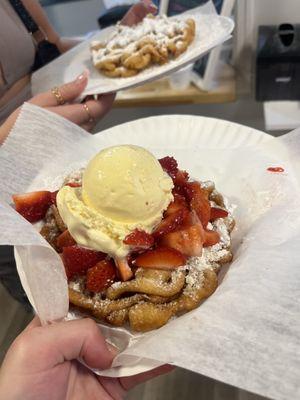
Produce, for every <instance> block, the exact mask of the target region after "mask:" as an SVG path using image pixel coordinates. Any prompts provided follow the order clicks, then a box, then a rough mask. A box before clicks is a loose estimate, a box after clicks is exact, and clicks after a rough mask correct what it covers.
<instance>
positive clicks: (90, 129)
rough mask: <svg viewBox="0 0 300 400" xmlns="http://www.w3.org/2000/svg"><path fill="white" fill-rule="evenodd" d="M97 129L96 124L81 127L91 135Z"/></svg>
mask: <svg viewBox="0 0 300 400" xmlns="http://www.w3.org/2000/svg"><path fill="white" fill-rule="evenodd" d="M94 127H95V122H93V121H92V122H87V123H86V124H82V125H80V128H82V129H84V130H85V131H87V132H89V133H91V132H92V131H93V129H94Z"/></svg>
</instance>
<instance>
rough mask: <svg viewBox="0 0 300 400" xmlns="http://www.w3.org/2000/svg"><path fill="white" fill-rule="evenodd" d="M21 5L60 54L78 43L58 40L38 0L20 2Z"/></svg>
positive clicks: (57, 35)
mask: <svg viewBox="0 0 300 400" xmlns="http://www.w3.org/2000/svg"><path fill="white" fill-rule="evenodd" d="M22 3H23V5H24V7H25V8H26V9H27V11H28V12H29V14H30V15H31V17H32V19H33V20H34V21H35V23H36V24H37V25H38V26H39V27H40V29H41V31H42V32H43V33H44V34H45V35H46V37H47V39H48V40H49V42H51V43H54V44H56V46H57V47H58V49H59V50H60V51H61V52H62V53H64V52H65V51H67V50H69V49H70V48H72V47H73V46H75V45H76V44H78V43H79V42H78V40H75V39H63V38H60V36H59V34H58V33H57V32H56V31H55V29H54V28H53V26H52V25H51V23H50V21H49V20H48V17H47V15H46V13H45V11H44V10H43V7H42V6H41V5H40V3H39V1H38V0H22Z"/></svg>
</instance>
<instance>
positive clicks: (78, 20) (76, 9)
mask: <svg viewBox="0 0 300 400" xmlns="http://www.w3.org/2000/svg"><path fill="white" fill-rule="evenodd" d="M104 9H105V8H104V5H103V1H102V0H85V1H74V2H71V3H70V2H67V3H62V4H56V5H53V6H47V7H45V11H46V13H47V15H48V17H49V19H50V21H51V22H52V24H53V26H54V27H55V29H56V30H57V32H58V33H59V34H60V35H61V36H82V35H85V34H86V33H88V32H91V31H94V30H97V29H99V26H98V23H97V19H98V17H99V15H100V14H101V13H102V12H103V10H104Z"/></svg>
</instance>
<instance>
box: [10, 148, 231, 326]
mask: <svg viewBox="0 0 300 400" xmlns="http://www.w3.org/2000/svg"><path fill="white" fill-rule="evenodd" d="M99 154H100V153H99ZM159 163H160V168H161V169H162V173H164V174H166V175H168V177H169V178H170V179H171V180H172V182H173V188H172V198H171V200H169V202H168V204H167V205H166V206H165V205H164V206H163V209H164V211H163V213H162V216H161V218H160V220H159V221H158V222H157V221H156V222H155V224H154V225H153V227H152V228H151V229H150V228H149V229H148V232H146V231H143V230H140V229H133V230H132V231H131V232H130V233H129V234H128V233H127V234H126V236H125V237H124V238H123V242H124V245H125V248H126V249H127V255H126V257H121V258H120V257H118V256H117V255H112V254H107V253H104V252H101V251H99V249H96V250H95V249H93V248H91V247H90V248H86V247H84V246H82V244H81V243H78V242H76V240H75V238H74V237H73V236H72V235H71V233H70V231H69V228H70V226H68V224H67V223H66V221H64V215H60V212H59V207H58V204H57V200H58V195H57V192H46V191H44V192H34V193H29V194H26V195H15V196H14V201H15V205H16V209H17V211H19V212H20V213H21V214H22V215H23V216H24V217H25V218H27V219H29V220H31V222H35V221H37V220H40V219H41V216H42V214H41V210H43V212H44V215H43V216H42V217H43V227H42V229H41V234H42V235H43V236H44V237H45V239H46V240H47V241H48V242H49V243H50V244H51V246H53V247H54V248H55V250H56V251H57V252H58V253H59V254H60V255H61V258H62V261H63V263H64V266H65V269H66V275H67V278H68V283H69V300H70V305H71V306H72V307H75V308H77V309H79V310H81V311H84V312H85V313H88V314H90V315H91V316H93V317H94V318H95V319H97V320H99V321H102V322H106V323H108V324H110V325H112V326H128V325H129V326H130V328H131V329H132V330H133V331H138V332H145V331H149V330H152V329H157V328H160V327H161V326H163V325H164V324H166V323H167V322H168V321H169V320H170V319H171V318H173V317H176V316H179V315H181V314H183V313H186V312H188V311H191V310H193V309H195V308H197V307H198V306H199V305H200V304H201V302H202V301H203V300H204V299H206V298H207V297H209V296H210V295H211V294H212V293H213V292H214V291H215V289H216V288H217V286H218V272H219V270H220V268H221V267H222V265H224V264H226V263H228V262H230V261H231V260H232V252H231V237H230V235H231V232H232V230H233V228H234V224H235V222H234V219H233V217H232V215H231V213H230V211H229V210H228V206H227V203H226V201H225V200H224V198H223V196H222V195H221V194H220V193H219V192H217V190H216V189H215V185H214V183H213V182H211V181H206V182H198V181H195V180H191V179H190V178H189V175H188V173H187V172H186V171H182V170H179V169H178V166H177V162H176V160H175V159H174V158H172V157H165V158H163V159H160V160H159ZM87 168H88V167H87ZM102 172H103V170H102ZM81 176H82V171H80V173H78V172H76V173H75V174H74V175H70V176H68V177H67V179H66V180H65V182H64V184H63V186H62V188H63V187H65V186H69V187H71V188H73V189H74V190H77V191H79V192H81V191H82V188H83V187H84V185H83V183H84V182H82V178H81ZM83 176H84V171H83ZM28 210H30V214H28V212H29V211H28ZM124 235H125V234H124ZM77 240H78V239H77Z"/></svg>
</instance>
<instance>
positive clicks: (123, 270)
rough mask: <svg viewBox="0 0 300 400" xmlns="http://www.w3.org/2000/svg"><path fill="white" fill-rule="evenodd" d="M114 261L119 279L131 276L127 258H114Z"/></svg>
mask: <svg viewBox="0 0 300 400" xmlns="http://www.w3.org/2000/svg"><path fill="white" fill-rule="evenodd" d="M115 263H116V266H117V269H118V273H119V276H120V278H121V280H122V281H123V282H124V281H128V279H130V278H132V276H133V272H132V270H131V268H130V266H129V264H128V259H127V258H126V257H125V258H116V259H115Z"/></svg>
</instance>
